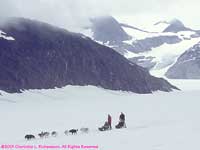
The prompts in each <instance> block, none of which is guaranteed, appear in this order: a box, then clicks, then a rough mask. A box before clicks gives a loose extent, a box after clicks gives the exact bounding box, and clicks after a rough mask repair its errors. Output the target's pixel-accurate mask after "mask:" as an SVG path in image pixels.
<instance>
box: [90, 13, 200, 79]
mask: <svg viewBox="0 0 200 150" xmlns="http://www.w3.org/2000/svg"><path fill="white" fill-rule="evenodd" d="M93 20H95V23H94V22H93V21H92V22H91V23H92V26H91V27H90V32H91V34H90V35H89V36H90V37H91V38H92V39H93V40H95V41H97V42H98V43H100V44H103V45H105V46H108V47H111V48H113V49H114V50H115V51H117V52H118V53H120V54H121V55H123V56H124V57H126V58H127V59H129V60H130V61H132V62H134V63H136V64H138V65H139V66H142V67H144V68H147V69H149V70H151V71H153V72H157V73H158V74H159V75H160V76H163V75H165V73H166V72H167V70H168V69H169V68H170V67H171V66H172V65H173V64H175V62H176V60H177V59H178V57H179V56H180V55H181V54H183V53H184V52H185V51H186V50H187V49H189V48H190V47H192V46H193V45H195V44H197V43H198V42H199V41H200V31H199V30H193V29H191V28H188V27H186V26H185V25H184V24H183V23H182V22H181V21H180V20H178V19H174V20H172V21H158V22H156V23H155V24H153V26H152V27H151V28H150V29H149V30H148V29H142V28H141V27H135V26H133V25H130V24H133V23H131V22H130V24H125V23H123V22H118V21H117V20H116V19H115V18H113V17H112V16H105V17H97V18H95V19H93ZM135 24H137V23H135ZM100 37H101V38H100ZM108 37H109V38H108ZM116 38H117V39H116Z"/></svg>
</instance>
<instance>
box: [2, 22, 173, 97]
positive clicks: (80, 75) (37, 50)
mask: <svg viewBox="0 0 200 150" xmlns="http://www.w3.org/2000/svg"><path fill="white" fill-rule="evenodd" d="M93 21H94V22H95V23H96V21H95V20H93ZM112 21H113V23H115V21H114V20H112ZM105 25H106V24H105ZM100 28H101V27H100ZM115 28H116V29H117V30H118V29H119V32H118V33H117V34H120V35H121V37H115V36H117V35H112V34H114V32H111V33H109V31H107V30H106V29H105V30H104V29H101V30H102V31H104V32H108V35H110V36H108V37H106V36H105V37H103V35H101V33H100V32H99V33H98V32H97V31H96V32H95V33H96V34H97V35H96V36H95V37H96V38H97V39H99V40H101V39H102V40H103V41H104V42H105V41H106V40H104V38H107V39H110V38H114V40H113V43H116V42H118V41H120V40H128V39H129V38H130V36H129V35H128V34H126V33H125V32H124V31H123V30H122V29H121V28H120V26H117V25H116V26H113V27H112V28H110V29H115ZM95 29H96V28H94V30H95ZM110 29H109V30H110ZM0 31H1V32H0V69H1V73H0V90H4V91H7V92H11V93H12V92H20V91H22V90H28V89H51V88H55V87H63V86H66V85H81V86H86V85H94V86H98V87H102V88H105V89H111V90H122V91H132V92H135V93H151V92H153V91H157V90H160V91H166V92H168V91H171V90H173V89H177V88H176V87H175V86H173V85H171V84H170V83H169V82H167V81H166V80H164V79H162V78H156V77H153V76H151V75H150V74H149V72H148V71H147V70H146V69H144V68H142V67H140V66H138V65H136V64H134V63H132V62H130V61H129V60H127V59H126V58H124V57H123V56H121V55H120V54H118V53H117V52H115V51H114V50H113V49H111V48H109V47H106V46H103V45H100V44H98V43H96V42H94V41H93V40H91V39H90V38H88V37H86V36H84V35H83V34H77V33H72V32H69V31H67V30H65V29H61V28H58V27H55V26H52V25H49V24H46V23H43V22H39V21H35V20H29V19H24V18H10V19H8V20H7V22H6V23H4V24H3V25H2V24H1V25H0Z"/></svg>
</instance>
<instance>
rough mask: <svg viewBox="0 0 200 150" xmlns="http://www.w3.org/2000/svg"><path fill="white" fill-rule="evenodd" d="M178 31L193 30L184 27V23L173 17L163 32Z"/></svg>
mask: <svg viewBox="0 0 200 150" xmlns="http://www.w3.org/2000/svg"><path fill="white" fill-rule="evenodd" d="M180 31H193V30H192V29H190V28H187V27H185V25H184V24H183V23H182V22H181V21H180V20H178V19H174V20H172V21H171V22H170V23H169V26H168V27H167V28H166V29H165V30H164V31H163V32H173V33H177V32H180Z"/></svg>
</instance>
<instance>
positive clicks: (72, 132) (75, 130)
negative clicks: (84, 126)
mask: <svg viewBox="0 0 200 150" xmlns="http://www.w3.org/2000/svg"><path fill="white" fill-rule="evenodd" d="M69 132H70V133H71V134H72V135H73V134H77V132H78V129H71V130H69Z"/></svg>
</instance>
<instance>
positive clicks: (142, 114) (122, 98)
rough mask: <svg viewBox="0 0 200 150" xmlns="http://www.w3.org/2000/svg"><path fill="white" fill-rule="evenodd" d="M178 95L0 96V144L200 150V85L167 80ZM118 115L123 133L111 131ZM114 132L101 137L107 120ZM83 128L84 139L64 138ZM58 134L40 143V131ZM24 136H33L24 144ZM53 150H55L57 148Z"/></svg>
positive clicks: (74, 90)
mask: <svg viewBox="0 0 200 150" xmlns="http://www.w3.org/2000/svg"><path fill="white" fill-rule="evenodd" d="M170 81H171V82H172V83H174V84H175V85H178V86H179V88H182V89H183V91H176V92H172V93H164V92H155V93H154V94H146V95H139V94H134V93H128V92H116V91H110V90H104V89H101V88H97V87H93V86H86V87H79V86H67V87H64V88H61V89H53V90H29V91H25V92H23V93H21V94H8V93H5V92H1V94H2V95H1V96H0V118H1V125H0V144H11V145H14V146H15V145H34V146H37V145H46V146H48V145H49V146H56V145H59V146H60V145H89V146H94V145H98V146H99V148H98V149H99V150H122V149H124V150H133V149H137V150H189V149H192V150H199V149H200V144H199V138H200V120H199V113H200V109H199V105H200V101H199V97H200V81H199V80H187V81H184V80H170ZM120 112H124V113H125V115H126V124H127V128H126V129H120V130H117V129H114V125H116V124H117V122H118V116H119V114H120ZM108 113H109V114H111V115H112V118H113V130H111V131H105V132H100V131H98V130H97V128H98V127H99V126H102V125H103V124H104V121H105V120H106V118H107V114H108ZM81 127H88V128H89V129H90V131H89V133H88V134H83V133H80V132H78V134H77V135H68V136H66V135H64V133H63V132H64V131H65V130H66V129H71V128H75V129H76V128H77V129H80V128H81ZM54 130H55V131H57V132H58V136H57V137H49V138H45V139H39V137H38V136H37V134H38V133H39V132H41V131H50V132H51V131H54ZM26 134H34V135H36V139H35V140H31V141H26V140H25V139H24V136H25V135H26ZM57 149H58V148H57Z"/></svg>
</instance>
